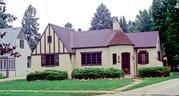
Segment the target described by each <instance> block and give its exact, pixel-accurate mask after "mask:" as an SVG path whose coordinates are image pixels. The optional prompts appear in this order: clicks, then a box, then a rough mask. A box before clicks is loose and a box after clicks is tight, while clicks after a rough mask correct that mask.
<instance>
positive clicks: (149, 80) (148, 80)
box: [123, 72, 179, 91]
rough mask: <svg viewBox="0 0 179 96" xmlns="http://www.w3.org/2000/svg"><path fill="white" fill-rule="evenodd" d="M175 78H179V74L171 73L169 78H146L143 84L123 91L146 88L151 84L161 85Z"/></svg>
mask: <svg viewBox="0 0 179 96" xmlns="http://www.w3.org/2000/svg"><path fill="white" fill-rule="evenodd" d="M175 78H179V72H175V73H171V75H170V76H169V77H158V78H144V79H143V82H142V83H139V84H137V85H134V86H131V87H129V88H127V89H125V90H123V91H128V90H132V89H136V88H141V87H144V86H147V85H151V84H155V83H159V82H162V81H166V80H170V79H175Z"/></svg>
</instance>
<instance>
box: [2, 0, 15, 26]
mask: <svg viewBox="0 0 179 96" xmlns="http://www.w3.org/2000/svg"><path fill="white" fill-rule="evenodd" d="M16 19H17V17H15V16H14V15H12V14H10V13H6V3H5V2H4V1H3V0H0V28H8V27H11V26H10V25H8V23H11V22H13V21H15V20H16Z"/></svg>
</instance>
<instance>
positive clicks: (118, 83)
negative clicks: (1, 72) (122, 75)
mask: <svg viewBox="0 0 179 96" xmlns="http://www.w3.org/2000/svg"><path fill="white" fill-rule="evenodd" d="M133 81H134V80H132V79H122V80H119V79H115V80H61V81H33V82H28V81H26V80H15V81H7V82H0V85H1V86H0V90H112V89H116V88H119V87H122V86H125V85H128V84H130V83H132V82H133Z"/></svg>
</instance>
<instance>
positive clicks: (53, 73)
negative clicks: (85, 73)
mask: <svg viewBox="0 0 179 96" xmlns="http://www.w3.org/2000/svg"><path fill="white" fill-rule="evenodd" d="M26 79H27V81H35V80H65V79H68V73H67V72H66V71H59V70H45V71H43V72H40V71H36V72H34V73H30V74H28V75H27V77H26Z"/></svg>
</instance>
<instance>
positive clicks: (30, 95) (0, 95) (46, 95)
mask: <svg viewBox="0 0 179 96" xmlns="http://www.w3.org/2000/svg"><path fill="white" fill-rule="evenodd" d="M94 94H95V93H64V92H10V91H4V92H0V96H92V95H94Z"/></svg>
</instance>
